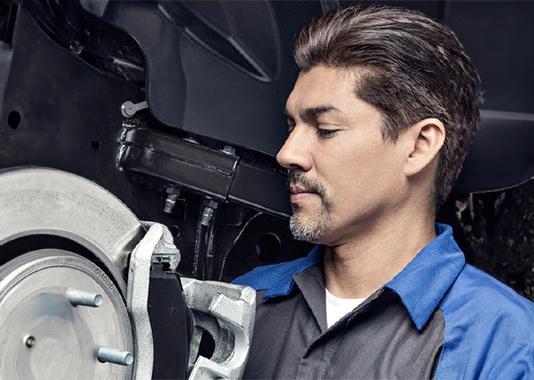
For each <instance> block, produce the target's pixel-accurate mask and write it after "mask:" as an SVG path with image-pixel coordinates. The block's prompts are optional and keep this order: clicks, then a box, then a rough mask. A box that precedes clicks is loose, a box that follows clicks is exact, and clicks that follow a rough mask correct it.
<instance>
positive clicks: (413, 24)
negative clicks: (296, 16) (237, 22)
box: [295, 7, 482, 207]
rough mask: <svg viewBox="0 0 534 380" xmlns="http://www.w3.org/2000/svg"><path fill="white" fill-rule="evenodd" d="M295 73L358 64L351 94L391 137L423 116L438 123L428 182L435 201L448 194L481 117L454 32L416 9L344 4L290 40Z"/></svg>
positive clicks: (470, 68)
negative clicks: (372, 110)
mask: <svg viewBox="0 0 534 380" xmlns="http://www.w3.org/2000/svg"><path fill="white" fill-rule="evenodd" d="M295 59H296V62H297V65H298V66H299V68H300V69H301V70H302V71H308V70H310V69H311V68H312V67H314V66H316V65H325V66H327V67H336V68H358V69H359V74H360V75H359V76H358V77H359V78H358V80H357V82H358V83H357V87H356V96H357V97H358V98H360V99H361V100H363V101H365V102H367V103H369V104H371V105H373V106H375V107H376V108H377V109H378V110H379V111H380V113H381V114H382V118H383V127H382V135H383V137H384V138H385V139H386V138H387V139H390V140H392V141H394V142H395V141H396V140H397V138H398V137H399V135H400V134H401V133H403V132H404V131H405V130H407V129H408V128H409V127H410V126H412V125H413V124H415V123H417V122H418V121H421V120H423V119H425V118H437V119H439V120H440V121H441V122H442V123H443V124H444V126H445V129H446V138H445V143H444V146H443V148H442V149H441V151H440V155H439V163H438V169H437V172H436V176H435V181H434V197H435V202H436V205H437V206H438V207H439V206H440V205H441V204H442V203H443V202H444V201H445V199H446V198H447V196H448V194H449V192H450V190H451V188H452V185H453V183H454V181H455V180H456V178H457V177H458V174H459V173H460V169H461V168H462V163H463V161H464V159H465V156H466V155H467V152H468V151H469V147H470V145H471V140H472V138H473V136H474V134H475V131H476V129H477V126H478V123H479V121H480V110H479V107H480V104H481V102H482V96H481V92H480V79H479V77H478V74H477V72H476V69H475V67H474V65H473V62H472V61H471V59H470V58H469V57H468V56H467V54H466V53H465V51H464V49H463V47H462V45H461V43H460V42H459V41H458V39H457V38H456V36H455V35H454V33H453V32H452V31H451V30H450V29H449V28H447V27H446V26H444V25H442V24H440V23H438V22H436V21H434V20H431V19H430V18H428V17H427V16H425V15H423V14H422V13H420V12H416V11H409V10H406V9H402V8H392V7H369V8H362V7H349V8H341V9H337V10H334V11H331V12H329V13H326V14H324V15H322V16H320V17H318V18H316V19H314V20H313V21H312V23H311V24H310V25H309V26H308V27H306V28H305V29H304V30H303V31H302V32H301V34H300V36H299V38H298V40H297V42H296V45H295Z"/></svg>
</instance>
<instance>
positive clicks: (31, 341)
mask: <svg viewBox="0 0 534 380" xmlns="http://www.w3.org/2000/svg"><path fill="white" fill-rule="evenodd" d="M22 340H23V341H24V344H25V345H26V347H28V348H31V347H33V346H35V343H37V340H36V339H35V337H34V336H32V335H29V334H28V335H25V336H24V338H22Z"/></svg>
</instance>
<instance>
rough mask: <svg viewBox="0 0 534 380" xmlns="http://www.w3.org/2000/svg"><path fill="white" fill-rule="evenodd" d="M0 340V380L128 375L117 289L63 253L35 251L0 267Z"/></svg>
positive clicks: (128, 338)
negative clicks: (0, 348)
mask: <svg viewBox="0 0 534 380" xmlns="http://www.w3.org/2000/svg"><path fill="white" fill-rule="evenodd" d="M88 295H89V296H90V297H87V296H88ZM0 346H1V347H2V350H1V351H0V379H5V380H19V379H20V380H45V379H46V380H49V379H57V380H62V379H65V380H67V379H69V380H70V379H78V380H92V379H117V380H118V379H129V378H131V372H132V370H131V366H128V365H129V364H131V359H132V355H131V354H129V353H131V352H133V340H132V329H131V325H130V320H129V318H128V312H127V309H126V306H125V304H124V302H123V299H122V297H121V294H120V292H119V291H118V289H117V288H116V286H115V285H114V283H113V281H111V279H110V278H109V277H108V276H106V274H105V273H104V272H103V271H102V269H100V268H99V267H98V266H97V265H95V264H93V263H92V262H91V261H89V260H87V259H85V258H83V257H81V256H78V255H76V254H73V253H70V252H65V251H60V250H51V249H47V250H39V251H34V252H31V253H27V254H24V255H22V256H19V257H17V258H16V259H14V260H12V261H10V262H8V263H7V264H4V265H3V266H2V267H0ZM106 354H107V356H106ZM128 354H129V356H128ZM99 359H100V360H99ZM101 361H104V362H101ZM113 362H115V363H113Z"/></svg>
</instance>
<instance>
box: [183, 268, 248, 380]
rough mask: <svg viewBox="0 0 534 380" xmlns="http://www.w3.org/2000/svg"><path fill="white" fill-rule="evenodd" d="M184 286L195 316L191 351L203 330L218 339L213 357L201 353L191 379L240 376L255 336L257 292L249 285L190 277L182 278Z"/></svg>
mask: <svg viewBox="0 0 534 380" xmlns="http://www.w3.org/2000/svg"><path fill="white" fill-rule="evenodd" d="M182 286H183V288H184V294H185V298H186V302H187V306H188V307H189V308H190V309H192V311H193V316H194V319H195V332H194V335H193V339H192V342H193V343H192V345H191V346H192V347H191V349H192V351H194V350H195V345H196V348H197V349H198V345H199V344H200V339H201V336H202V333H203V331H207V332H208V333H210V334H211V335H212V337H213V338H214V341H215V352H214V353H213V356H212V358H211V359H207V358H205V357H203V356H198V358H197V360H196V362H195V363H194V365H193V369H192V371H191V374H190V376H189V380H212V379H240V378H241V376H242V375H243V371H244V370H245V364H246V362H247V359H248V352H249V348H250V342H251V339H252V332H253V328H254V318H255V314H256V292H255V291H254V289H252V288H250V287H248V286H241V285H231V284H227V283H223V282H215V281H198V280H194V279H190V278H182ZM190 359H192V360H194V357H190ZM192 360H190V363H191V361H192Z"/></svg>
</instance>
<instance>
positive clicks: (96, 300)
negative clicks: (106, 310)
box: [65, 289, 102, 307]
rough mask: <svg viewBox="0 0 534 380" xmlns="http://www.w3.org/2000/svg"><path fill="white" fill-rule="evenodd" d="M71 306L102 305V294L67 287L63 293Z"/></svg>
mask: <svg viewBox="0 0 534 380" xmlns="http://www.w3.org/2000/svg"><path fill="white" fill-rule="evenodd" d="M65 295H66V296H67V299H68V300H69V302H70V303H71V304H72V306H78V305H81V306H90V307H99V306H100V305H102V296H101V295H100V294H98V293H90V292H85V291H83V290H78V289H68V290H67V293H65Z"/></svg>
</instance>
